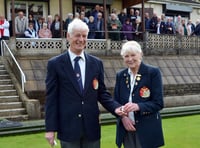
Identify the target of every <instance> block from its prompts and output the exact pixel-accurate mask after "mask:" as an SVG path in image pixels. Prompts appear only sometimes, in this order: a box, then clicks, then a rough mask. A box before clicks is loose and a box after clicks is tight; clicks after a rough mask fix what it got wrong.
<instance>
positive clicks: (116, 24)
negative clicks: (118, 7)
mask: <svg viewBox="0 0 200 148" xmlns="http://www.w3.org/2000/svg"><path fill="white" fill-rule="evenodd" d="M107 27H108V31H110V33H109V37H110V39H111V40H114V41H119V40H120V30H121V28H122V24H121V22H120V21H119V20H118V18H117V15H116V14H115V13H111V15H110V19H109V20H108V26H107Z"/></svg>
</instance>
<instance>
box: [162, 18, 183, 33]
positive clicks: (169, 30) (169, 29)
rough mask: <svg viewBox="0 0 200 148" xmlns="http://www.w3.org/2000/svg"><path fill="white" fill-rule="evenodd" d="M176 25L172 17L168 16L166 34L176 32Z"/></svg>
mask: <svg viewBox="0 0 200 148" xmlns="http://www.w3.org/2000/svg"><path fill="white" fill-rule="evenodd" d="M174 28H175V27H174V25H173V23H172V19H171V18H170V17H168V18H167V22H166V29H165V30H166V31H165V33H166V34H174V32H175V31H174ZM179 34H181V28H180V30H179Z"/></svg>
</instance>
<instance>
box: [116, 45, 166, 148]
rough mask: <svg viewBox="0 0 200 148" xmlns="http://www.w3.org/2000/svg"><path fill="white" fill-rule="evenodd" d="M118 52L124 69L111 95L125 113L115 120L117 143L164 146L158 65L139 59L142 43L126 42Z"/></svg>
mask: <svg viewBox="0 0 200 148" xmlns="http://www.w3.org/2000/svg"><path fill="white" fill-rule="evenodd" d="M121 55H122V57H123V60H124V62H125V64H126V66H127V68H125V69H123V70H121V71H120V72H118V73H117V76H116V85H115V91H114V98H115V99H116V101H117V102H118V103H120V104H122V105H124V107H122V108H121V110H123V111H124V112H127V113H128V115H127V116H123V117H120V118H118V120H117V137H116V144H117V145H118V147H119V148H120V147H121V145H122V144H123V145H124V148H157V147H160V146H162V145H164V138H163V132H162V124H161V117H160V113H159V111H160V110H161V109H162V108H163V104H164V103H163V92H162V79H161V73H160V71H159V69H158V68H157V67H153V66H150V65H146V64H144V63H143V62H142V55H143V54H142V50H141V46H140V45H139V44H138V43H137V42H136V41H128V42H126V43H125V44H124V45H123V47H122V50H121Z"/></svg>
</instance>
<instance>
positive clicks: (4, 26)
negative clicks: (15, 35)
mask: <svg viewBox="0 0 200 148" xmlns="http://www.w3.org/2000/svg"><path fill="white" fill-rule="evenodd" d="M9 27H10V23H9V22H8V21H7V20H6V18H5V17H4V16H3V15H1V14H0V38H1V39H3V40H9V38H10V31H9Z"/></svg>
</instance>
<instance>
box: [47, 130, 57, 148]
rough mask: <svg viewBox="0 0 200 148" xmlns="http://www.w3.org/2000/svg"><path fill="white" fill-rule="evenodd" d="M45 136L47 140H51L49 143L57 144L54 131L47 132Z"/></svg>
mask: <svg viewBox="0 0 200 148" xmlns="http://www.w3.org/2000/svg"><path fill="white" fill-rule="evenodd" d="M45 138H46V139H47V141H48V142H49V144H50V145H51V146H54V145H55V142H54V140H55V133H54V132H47V133H46V134H45Z"/></svg>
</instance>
